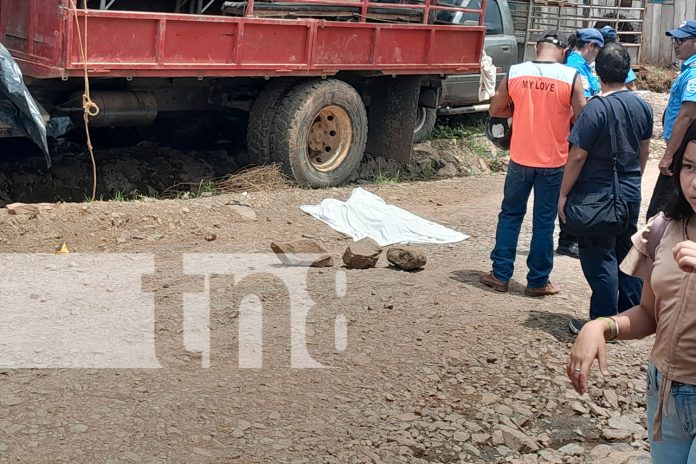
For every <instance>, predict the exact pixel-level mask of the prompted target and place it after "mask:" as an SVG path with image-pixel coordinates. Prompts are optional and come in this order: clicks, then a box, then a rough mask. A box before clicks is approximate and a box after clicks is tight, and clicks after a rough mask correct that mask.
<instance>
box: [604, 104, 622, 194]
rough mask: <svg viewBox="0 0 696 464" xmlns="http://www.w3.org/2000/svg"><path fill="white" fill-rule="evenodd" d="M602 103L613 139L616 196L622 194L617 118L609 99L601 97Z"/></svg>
mask: <svg viewBox="0 0 696 464" xmlns="http://www.w3.org/2000/svg"><path fill="white" fill-rule="evenodd" d="M599 98H600V101H601V102H602V104H603V105H604V107H605V108H606V110H607V125H608V126H609V138H610V139H611V162H612V168H613V170H614V195H617V196H618V195H619V194H620V185H621V184H619V170H618V168H617V162H616V152H617V151H619V148H618V142H617V141H616V139H617V137H616V117H615V116H614V108H612V106H611V103H609V101H608V98H609V97H608V96H607V97H599Z"/></svg>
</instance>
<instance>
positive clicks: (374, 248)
mask: <svg viewBox="0 0 696 464" xmlns="http://www.w3.org/2000/svg"><path fill="white" fill-rule="evenodd" d="M380 254H382V247H381V246H379V245H378V244H377V242H375V241H374V240H372V239H371V238H369V237H365V238H363V239H362V240H358V241H357V242H355V243H353V244H352V245H350V246H349V247H348V248H347V249H346V252H345V253H343V263H344V264H345V265H346V266H347V267H349V268H351V269H368V268H371V267H375V266H376V265H377V261H378V260H379V255H380Z"/></svg>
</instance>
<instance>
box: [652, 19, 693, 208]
mask: <svg viewBox="0 0 696 464" xmlns="http://www.w3.org/2000/svg"><path fill="white" fill-rule="evenodd" d="M665 34H666V35H667V37H670V38H671V39H672V46H673V47H674V55H675V56H676V57H677V59H679V60H682V65H681V74H679V77H677V80H676V81H674V84H673V85H672V90H671V91H670V94H669V102H668V103H667V109H666V110H665V115H664V118H663V120H664V124H663V127H664V131H663V137H664V139H665V141H666V142H667V148H666V149H665V153H664V155H662V159H661V160H660V164H659V167H660V176H659V177H658V179H657V183H656V184H655V190H654V191H653V195H652V198H651V199H650V206H649V207H648V218H651V217H653V216H655V215H656V214H657V213H659V212H660V211H664V208H665V207H666V206H667V204H668V203H669V202H670V201H671V199H672V197H673V196H674V195H675V194H676V191H675V188H674V185H673V181H672V159H673V158H674V154H675V153H676V152H677V150H678V149H679V147H680V145H681V144H682V141H683V139H684V134H685V133H686V130H687V129H688V128H689V126H690V125H691V123H692V122H694V121H696V20H694V19H689V20H687V21H684V22H683V23H681V25H680V26H679V28H678V29H673V30H671V31H667V32H666V33H665Z"/></svg>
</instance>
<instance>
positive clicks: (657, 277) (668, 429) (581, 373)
mask: <svg viewBox="0 0 696 464" xmlns="http://www.w3.org/2000/svg"><path fill="white" fill-rule="evenodd" d="M674 168H675V169H674V182H675V187H676V189H677V195H678V196H677V198H674V199H673V200H672V204H671V206H670V207H668V208H667V209H666V211H665V213H664V215H663V213H660V214H659V215H658V216H655V217H654V218H652V219H651V220H650V221H649V223H648V225H647V226H646V227H645V228H644V229H643V230H641V231H639V232H638V233H637V234H636V235H634V236H633V238H632V241H633V248H632V249H631V251H630V252H629V254H628V255H627V256H626V258H625V259H624V261H623V263H622V270H623V271H624V272H626V273H627V274H631V275H635V276H637V277H642V278H643V279H644V285H643V293H642V298H641V301H640V304H639V305H638V306H635V307H633V308H631V309H629V310H628V311H626V312H623V313H621V314H620V315H618V316H612V317H609V318H599V319H596V320H594V321H591V322H588V323H587V324H585V326H584V327H583V328H582V330H581V332H580V334H579V335H578V337H577V339H576V340H575V344H574V345H573V350H572V352H571V356H570V361H569V362H568V365H567V374H568V377H569V378H570V380H571V381H572V383H573V387H574V388H575V390H576V391H577V392H578V393H580V394H583V393H585V392H587V380H588V377H589V373H590V367H591V366H592V364H593V363H594V361H595V359H596V360H598V362H599V368H600V370H601V372H602V373H603V374H605V375H606V374H607V373H608V371H607V355H606V344H605V343H606V341H607V340H612V339H621V340H630V339H640V338H644V337H647V336H649V335H652V334H655V344H654V346H653V349H652V353H651V359H650V363H649V365H648V388H647V406H648V407H647V414H648V418H647V423H648V437H649V439H650V445H651V454H652V458H653V462H654V463H656V464H689V463H696V242H695V240H696V218H695V216H696V123H693V124H692V125H691V126H690V128H689V130H688V132H687V134H686V137H684V142H683V143H682V145H681V147H680V148H679V150H678V151H677V153H676V155H675V165H674Z"/></svg>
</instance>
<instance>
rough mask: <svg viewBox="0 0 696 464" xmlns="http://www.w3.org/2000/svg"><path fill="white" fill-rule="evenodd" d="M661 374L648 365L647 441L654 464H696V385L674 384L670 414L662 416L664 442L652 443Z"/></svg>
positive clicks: (669, 407) (658, 405)
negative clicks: (648, 440) (648, 441)
mask: <svg viewBox="0 0 696 464" xmlns="http://www.w3.org/2000/svg"><path fill="white" fill-rule="evenodd" d="M662 380H663V379H662V374H660V372H659V371H658V370H657V369H656V368H655V365H654V364H653V363H652V361H651V362H650V363H649V364H648V387H647V393H646V394H647V403H648V418H647V421H648V438H649V439H650V454H651V455H652V459H653V463H655V464H693V463H696V385H686V384H678V385H672V392H671V395H670V399H669V406H668V407H667V412H666V414H664V416H663V417H662V440H661V441H654V440H653V433H654V430H653V422H654V419H655V413H656V412H657V409H658V408H659V407H660V386H661V385H662Z"/></svg>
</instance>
